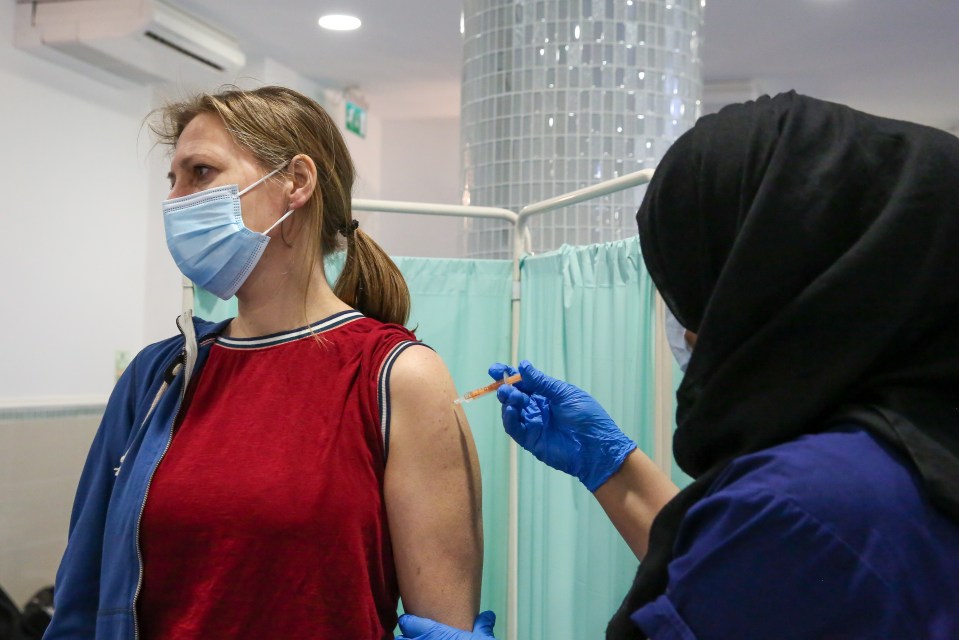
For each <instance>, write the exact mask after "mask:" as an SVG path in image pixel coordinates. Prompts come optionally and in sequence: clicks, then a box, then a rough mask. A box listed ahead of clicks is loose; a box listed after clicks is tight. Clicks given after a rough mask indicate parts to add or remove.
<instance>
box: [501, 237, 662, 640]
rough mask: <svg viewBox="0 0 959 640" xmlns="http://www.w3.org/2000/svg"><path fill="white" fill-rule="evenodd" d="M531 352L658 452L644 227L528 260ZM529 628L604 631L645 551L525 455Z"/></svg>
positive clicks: (525, 623) (563, 633) (576, 489)
mask: <svg viewBox="0 0 959 640" xmlns="http://www.w3.org/2000/svg"><path fill="white" fill-rule="evenodd" d="M522 279H523V290H522V296H523V306H522V317H521V328H520V353H519V357H520V359H528V360H530V361H532V362H533V363H534V364H535V365H536V366H537V367H539V368H540V369H542V370H544V371H545V372H547V373H549V374H550V375H552V376H554V377H559V378H562V379H565V380H568V381H569V382H571V383H573V384H575V385H577V386H579V387H581V388H583V389H585V390H587V391H588V392H589V393H591V394H592V395H593V396H594V397H595V398H596V399H597V400H598V401H599V402H600V403H601V404H602V405H603V406H604V407H605V408H606V409H607V411H609V413H610V415H611V416H612V417H613V419H614V420H615V421H616V423H617V424H619V425H620V426H621V427H622V428H623V430H624V431H625V432H626V433H627V434H628V435H629V436H630V437H631V438H633V440H635V441H636V443H637V445H638V446H639V447H640V448H642V449H643V450H644V451H646V452H647V453H648V454H650V455H652V451H653V442H654V433H653V425H654V385H653V380H654V337H655V334H654V289H653V286H652V283H651V281H650V279H649V276H648V275H647V273H646V270H645V267H644V265H643V261H642V256H641V255H640V250H639V242H638V239H637V238H631V239H629V240H623V241H619V242H615V243H610V244H605V245H593V246H587V247H568V246H566V247H563V248H561V249H559V250H558V251H555V252H551V253H548V254H544V255H542V256H535V257H530V258H527V259H526V260H525V261H524V263H523V265H522ZM519 496H520V505H519V514H520V516H519V520H520V521H519V545H520V547H519V606H518V615H519V620H518V637H519V638H521V639H523V640H541V639H542V640H546V639H548V640H582V639H583V638H602V637H605V629H606V623H607V622H608V620H609V618H610V617H611V616H612V614H613V612H614V611H615V610H616V608H617V607H618V606H619V603H620V602H621V601H622V598H623V596H624V595H625V594H626V592H627V590H628V588H629V586H630V584H631V582H632V578H633V576H634V574H635V572H636V567H637V564H638V563H637V560H636V558H635V556H633V554H632V552H631V551H630V550H629V548H628V547H627V546H626V543H625V542H624V541H623V540H622V539H621V538H620V537H619V534H618V533H617V532H616V530H615V529H614V527H613V525H612V524H611V523H610V522H609V520H608V519H607V518H606V515H605V514H604V513H603V510H602V509H601V508H600V506H599V504H598V503H597V502H596V500H595V499H594V498H593V496H592V494H590V493H589V492H588V491H587V490H586V489H585V487H583V486H582V485H581V484H580V483H579V481H578V480H576V479H573V478H571V477H569V476H566V475H565V474H562V473H559V472H557V471H554V470H553V469H550V468H548V467H546V466H545V465H543V464H541V463H540V462H538V461H537V460H535V459H534V458H533V457H532V456H529V455H521V456H520V472H519Z"/></svg>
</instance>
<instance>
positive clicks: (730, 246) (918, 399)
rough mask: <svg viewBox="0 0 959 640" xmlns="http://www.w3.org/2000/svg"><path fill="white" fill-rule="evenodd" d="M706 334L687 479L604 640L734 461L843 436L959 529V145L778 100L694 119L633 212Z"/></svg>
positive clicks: (692, 384) (658, 267)
mask: <svg viewBox="0 0 959 640" xmlns="http://www.w3.org/2000/svg"><path fill="white" fill-rule="evenodd" d="M637 222H638V223H639V236H640V243H641V246H642V250H643V258H644V260H645V262H646V266H647V268H648V270H649V273H650V275H651V277H652V279H653V282H654V283H655V284H656V287H657V288H658V290H659V292H660V293H661V294H662V296H663V298H664V299H665V301H666V304H667V305H668V306H669V308H670V310H672V312H673V313H674V314H675V315H676V318H677V319H678V320H679V322H680V323H681V324H683V326H685V327H686V328H688V329H690V330H692V331H695V332H696V333H697V334H698V340H697V342H696V347H695V349H694V351H693V357H692V359H691V360H690V362H689V366H688V369H687V371H686V375H685V377H684V378H683V381H682V384H681V385H680V387H679V390H678V391H677V412H676V420H677V430H676V433H675V435H674V439H673V449H674V454H675V457H676V460H677V462H678V464H679V466H680V467H681V468H682V469H683V470H684V471H685V472H686V473H688V474H689V475H690V476H692V477H693V478H694V479H695V482H693V483H692V484H691V485H690V486H689V487H687V488H686V489H684V490H683V491H682V492H680V494H679V495H678V496H676V498H674V499H673V500H672V501H671V502H670V503H669V504H668V505H666V507H665V508H664V509H663V510H662V512H661V513H660V514H659V515H658V516H657V518H656V520H655V521H654V523H653V527H652V530H651V533H650V547H649V553H648V555H647V557H646V559H645V561H644V562H643V563H642V564H641V565H640V568H639V571H638V572H637V575H636V579H635V581H634V583H633V586H632V588H631V590H630V592H629V595H628V596H627V597H626V600H625V601H624V602H623V605H622V606H621V607H620V610H619V611H618V612H617V614H616V616H615V617H614V618H613V620H612V621H611V622H610V625H609V628H608V630H607V637H608V638H615V639H620V638H642V637H645V636H644V635H643V634H642V632H639V631H638V630H637V629H636V628H635V626H633V624H632V622H631V621H630V620H629V615H630V614H631V613H633V612H634V611H635V610H636V609H638V608H639V607H641V606H642V605H643V604H645V603H647V602H649V601H651V600H653V599H655V598H656V597H657V596H659V595H660V594H662V593H663V592H664V591H665V588H666V582H667V565H668V563H669V561H670V560H671V559H672V553H673V542H674V540H675V536H676V532H677V530H678V528H679V525H680V522H681V521H682V519H683V516H684V515H685V513H686V511H687V510H688V509H689V508H690V507H691V506H692V505H693V504H694V503H695V502H696V501H697V500H698V499H699V498H700V497H702V496H703V495H704V494H705V493H706V491H707V490H708V489H709V485H710V484H711V482H712V481H713V479H714V478H715V477H716V476H717V475H718V474H719V472H720V471H721V470H722V469H723V467H724V466H725V465H726V463H727V462H728V461H729V460H730V459H732V458H734V457H737V456H740V455H743V454H746V453H749V452H754V451H758V450H760V449H764V448H767V447H770V446H773V445H776V444H779V443H782V442H785V441H788V440H792V439H795V438H796V437H798V436H800V435H802V434H806V433H815V432H818V431H823V430H826V429H828V428H830V426H831V425H835V424H836V423H837V422H840V421H849V420H854V421H856V422H859V423H860V424H863V425H864V426H865V427H866V428H868V429H869V430H870V431H871V432H872V433H874V434H876V435H877V436H879V437H881V438H882V439H883V440H884V441H886V442H888V443H890V444H891V445H892V446H893V447H895V448H897V449H898V450H900V451H901V452H902V453H903V454H904V455H905V457H906V458H907V459H908V460H911V461H912V463H913V464H914V465H915V467H916V469H918V471H919V473H920V474H921V476H922V478H923V480H924V483H925V487H926V490H927V492H928V495H929V496H930V498H931V499H932V501H933V502H934V503H935V504H936V505H937V506H938V508H939V509H940V510H941V511H942V512H944V513H945V514H947V515H948V516H950V517H952V518H953V519H956V520H959V139H957V138H956V137H954V136H952V135H949V134H947V133H945V132H942V131H938V130H935V129H931V128H928V127H923V126H920V125H916V124H912V123H907V122H900V121H895V120H889V119H886V118H879V117H876V116H871V115H867V114H864V113H861V112H858V111H855V110H853V109H850V108H848V107H845V106H842V105H838V104H832V103H828V102H822V101H820V100H815V99H812V98H808V97H805V96H800V95H797V94H796V93H793V92H790V93H786V94H781V95H778V96H776V97H775V98H768V97H763V98H760V99H759V100H756V101H755V102H749V103H746V104H742V105H733V106H730V107H727V108H725V109H723V110H722V111H720V112H719V113H718V114H715V115H710V116H706V117H703V118H701V119H700V120H699V121H698V122H697V123H696V126H695V127H694V128H693V129H692V130H690V131H688V132H686V133H685V134H684V135H683V136H682V137H680V138H679V140H677V141H676V143H675V144H674V145H673V146H672V147H671V148H670V150H669V151H668V152H667V154H666V156H665V157H664V158H663V161H662V163H660V165H659V167H658V168H657V169H656V174H655V176H654V177H653V180H652V182H651V183H650V185H649V188H648V190H647V193H646V197H645V199H644V200H643V204H642V206H641V207H640V209H639V213H638V214H637Z"/></svg>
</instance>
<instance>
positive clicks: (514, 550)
mask: <svg viewBox="0 0 959 640" xmlns="http://www.w3.org/2000/svg"><path fill="white" fill-rule="evenodd" d="M652 177H653V169H643V170H642V171H636V172H634V173H629V174H626V175H624V176H620V177H618V178H613V179H612V180H606V181H604V182H600V183H597V184H594V185H590V186H588V187H584V188H582V189H577V190H576V191H570V192H569V193H564V194H562V195H559V196H555V197H553V198H549V199H547V200H542V201H540V202H535V203H533V204H530V205H527V206H525V207H523V208H522V209H521V210H520V212H519V213H518V214H517V213H514V212H512V211H510V210H509V209H501V208H499V207H474V206H465V205H444V204H433V203H425V202H403V201H395V200H367V199H362V198H354V199H353V210H354V211H370V212H381V213H414V214H420V215H431V216H453V217H460V218H487V219H489V218H492V219H499V220H505V221H507V222H509V223H510V224H511V225H512V226H513V294H512V305H511V311H512V329H511V343H510V361H511V362H512V363H513V364H514V365H515V364H516V362H517V360H518V358H519V321H520V304H521V291H522V288H521V281H520V279H521V274H520V263H521V262H522V259H523V258H524V257H525V256H526V255H528V254H529V253H531V242H530V231H529V222H530V219H531V218H532V217H533V216H536V215H541V214H544V213H548V212H550V211H555V210H557V209H562V208H564V207H568V206H570V205H573V204H577V203H579V202H584V201H586V200H591V199H592V198H598V197H600V196H604V195H608V194H610V193H615V192H617V191H622V190H624V189H629V188H631V187H636V186H639V185H642V184H646V183H648V182H649V181H650V180H651V179H652ZM183 286H184V292H183V293H184V296H183V303H184V309H192V307H193V285H192V283H190V282H189V280H187V279H185V278H184V285H183ZM655 309H656V317H657V318H658V319H661V318H662V317H663V309H664V304H663V301H662V298H661V297H660V296H659V294H657V295H656V301H655ZM662 325H663V323H662V322H657V323H656V342H655V346H654V350H653V352H654V367H655V377H654V385H655V410H654V414H655V420H654V429H655V439H654V442H655V445H654V451H653V456H652V457H653V460H654V462H655V463H656V464H657V465H658V466H659V468H660V469H662V470H663V472H665V473H666V474H667V475H670V474H671V470H672V461H671V457H670V455H669V454H670V447H671V442H672V379H671V375H672V369H671V367H670V364H669V361H668V357H669V356H668V354H669V347H668V344H667V343H666V336H665V332H664V331H663V329H662ZM518 478H519V447H518V446H517V444H516V443H515V442H514V441H512V440H510V447H509V501H508V505H509V506H508V515H507V527H508V529H509V531H508V535H507V560H506V563H507V588H506V601H507V604H506V613H507V621H508V622H507V629H506V640H517V608H518V595H519V594H518V587H519V576H518V571H517V567H518V564H517V560H518V550H519V486H518V485H519V482H518Z"/></svg>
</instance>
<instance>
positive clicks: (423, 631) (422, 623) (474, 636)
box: [396, 611, 496, 640]
mask: <svg viewBox="0 0 959 640" xmlns="http://www.w3.org/2000/svg"><path fill="white" fill-rule="evenodd" d="M399 623H400V631H402V632H403V635H401V636H398V637H397V638H396V640H496V638H494V637H493V625H494V624H495V623H496V614H495V613H493V612H492V611H484V612H483V613H481V614H479V615H478V616H476V620H474V621H473V631H472V633H471V632H469V631H460V630H459V629H454V628H453V627H448V626H446V625H445V624H440V623H439V622H436V621H435V620H430V619H428V618H420V617H417V616H413V615H410V614H405V615H402V616H400V619H399Z"/></svg>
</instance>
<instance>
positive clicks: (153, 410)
mask: <svg viewBox="0 0 959 640" xmlns="http://www.w3.org/2000/svg"><path fill="white" fill-rule="evenodd" d="M227 322H228V321H224V322H220V323H211V322H206V321H204V320H200V319H193V318H192V317H191V315H190V313H189V312H187V313H184V314H183V315H182V316H180V317H179V318H178V319H177V326H178V327H179V328H180V333H181V335H179V336H176V337H173V338H170V339H168V340H164V341H162V342H158V343H156V344H152V345H150V346H149V347H146V348H145V349H143V351H141V352H140V353H139V354H138V355H137V357H136V358H134V360H133V362H131V363H130V366H129V367H127V369H126V371H124V373H123V375H122V376H120V380H119V381H118V382H117V385H116V387H115V388H114V390H113V393H112V394H111V395H110V400H109V402H108V403H107V408H106V412H105V413H104V415H103V420H102V421H101V423H100V428H99V429H98V430H97V434H96V437H95V438H94V440H93V444H92V445H91V447H90V453H89V455H88V456H87V461H86V464H85V465H84V468H83V474H82V475H81V476H80V484H79V486H78V487H77V495H76V499H75V500H74V504H73V512H72V514H71V516H70V535H69V538H68V540H67V549H66V552H65V553H64V554H63V560H62V561H61V563H60V569H59V570H58V571H57V578H56V584H55V586H56V588H55V590H54V604H55V608H56V609H55V612H54V615H53V619H52V620H51V622H50V626H49V627H48V628H47V631H46V633H45V634H44V636H43V637H44V640H63V639H70V640H81V639H82V640H92V639H93V638H95V639H96V640H130V639H132V638H136V637H137V634H138V630H137V625H136V597H137V595H138V593H139V589H140V583H141V578H142V575H141V574H142V570H143V567H142V561H141V558H140V549H139V539H138V536H139V524H140V516H141V514H142V512H143V506H144V504H145V503H146V495H147V491H148V489H149V487H150V480H151V479H152V478H153V472H154V471H155V469H156V467H157V465H158V464H159V462H160V459H161V458H162V457H163V454H164V453H165V452H166V449H167V447H168V446H169V443H170V440H171V439H172V436H173V422H174V420H175V419H176V417H177V414H178V412H179V411H180V406H181V404H182V402H183V396H184V394H185V391H186V389H187V385H189V382H190V379H191V378H192V376H193V375H196V374H197V373H198V372H199V371H200V369H201V368H202V366H203V364H204V362H205V361H206V359H207V356H208V355H209V352H210V344H211V343H212V342H213V341H214V340H215V339H216V336H217V335H218V334H219V332H220V331H221V330H222V329H223V327H224V326H225V325H226V324H227Z"/></svg>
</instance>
